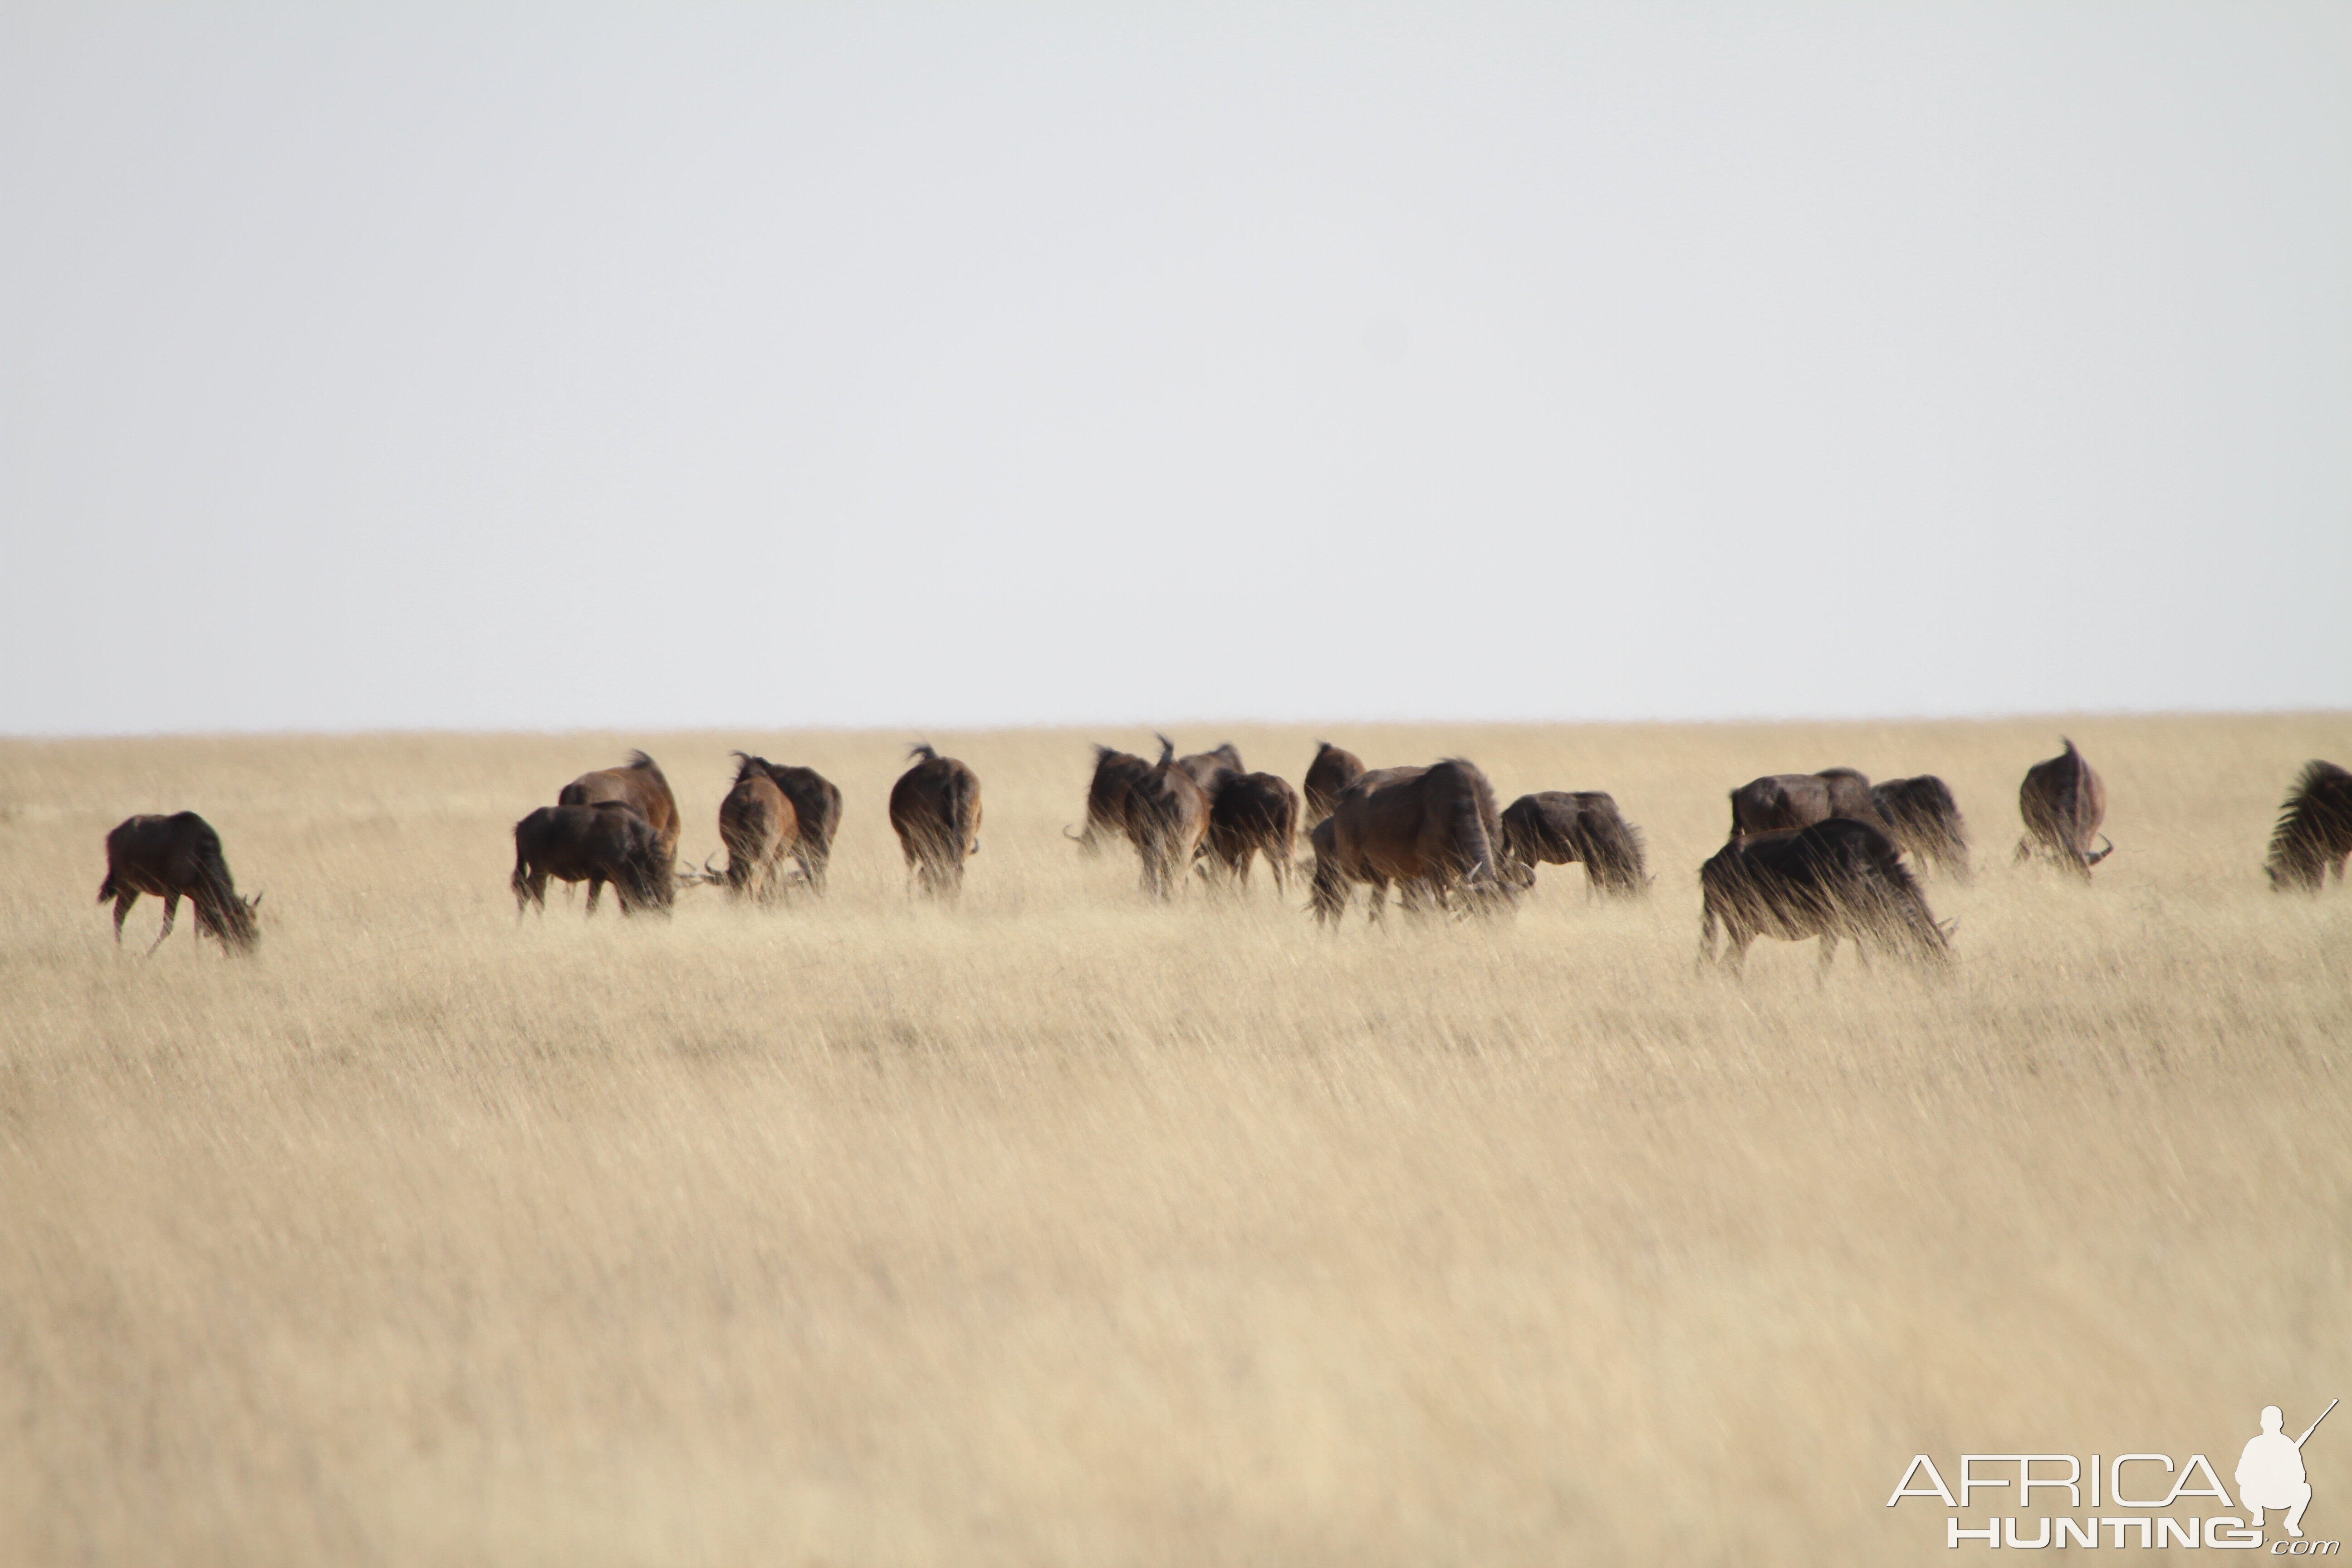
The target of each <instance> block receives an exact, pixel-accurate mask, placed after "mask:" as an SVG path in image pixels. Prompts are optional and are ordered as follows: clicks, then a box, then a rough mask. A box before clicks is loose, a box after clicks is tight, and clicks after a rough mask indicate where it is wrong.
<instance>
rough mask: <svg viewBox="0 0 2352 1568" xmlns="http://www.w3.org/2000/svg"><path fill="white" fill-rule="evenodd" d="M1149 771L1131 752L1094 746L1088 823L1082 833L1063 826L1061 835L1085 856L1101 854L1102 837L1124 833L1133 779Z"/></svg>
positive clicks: (1106, 837)
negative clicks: (1069, 840) (1073, 841)
mask: <svg viewBox="0 0 2352 1568" xmlns="http://www.w3.org/2000/svg"><path fill="white" fill-rule="evenodd" d="M1150 771H1151V764H1150V763H1147V762H1145V761H1144V760H1143V759H1142V758H1141V757H1139V756H1137V755H1136V754H1135V753H1134V752H1115V751H1113V750H1111V748H1110V747H1108V746H1097V747H1096V748H1095V776H1094V777H1093V779H1092V780H1090V781H1089V782H1088V783H1087V826H1086V830H1085V831H1084V832H1082V833H1072V832H1071V831H1070V830H1069V829H1068V828H1066V827H1065V828H1064V829H1062V836H1063V837H1066V838H1070V839H1075V840H1076V843H1077V846H1078V847H1079V848H1080V849H1083V850H1084V851H1086V852H1087V854H1088V855H1099V854H1101V853H1102V847H1103V842H1104V840H1106V839H1108V838H1110V837H1113V836H1118V837H1124V836H1125V835H1126V833H1127V792H1128V791H1129V790H1130V789H1133V788H1134V787H1135V781H1136V780H1138V779H1139V778H1141V777H1142V776H1143V775H1144V774H1146V773H1150Z"/></svg>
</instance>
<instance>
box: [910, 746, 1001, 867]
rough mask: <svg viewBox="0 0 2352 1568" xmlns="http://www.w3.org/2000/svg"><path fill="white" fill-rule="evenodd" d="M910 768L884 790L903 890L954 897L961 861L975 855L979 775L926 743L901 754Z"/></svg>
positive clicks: (978, 831) (978, 848) (977, 831)
mask: <svg viewBox="0 0 2352 1568" xmlns="http://www.w3.org/2000/svg"><path fill="white" fill-rule="evenodd" d="M907 754H908V756H910V757H914V758H918V759H919V761H917V762H916V763H915V765H914V766H913V767H911V768H908V770H907V771H906V772H905V773H901V774H900V775H899V776H898V783H897V784H893V785H891V786H890V826H891V828H892V829H893V830H894V831H895V832H896V833H897V834H898V847H899V849H900V850H901V851H902V852H904V854H905V855H906V857H907V880H908V890H909V891H919V892H923V893H927V894H929V895H931V896H933V897H944V898H950V899H952V898H955V897H957V896H958V895H960V894H961V892H962V891H963V863H964V861H966V860H967V859H969V858H971V857H972V856H974V855H977V854H979V853H980V775H979V774H977V773H973V772H972V771H971V769H970V768H968V767H966V766H964V764H963V763H960V762H958V761H956V759H955V758H953V757H943V756H941V755H940V754H939V752H936V751H933V750H932V749H931V748H930V747H929V745H928V744H919V745H917V746H916V747H915V748H914V749H913V750H912V751H910V752H908V753H907Z"/></svg>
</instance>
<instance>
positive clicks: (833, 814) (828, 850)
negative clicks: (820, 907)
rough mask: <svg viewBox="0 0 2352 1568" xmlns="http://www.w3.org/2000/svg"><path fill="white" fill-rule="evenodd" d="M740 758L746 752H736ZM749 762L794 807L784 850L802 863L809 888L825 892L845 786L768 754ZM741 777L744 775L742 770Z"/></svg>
mask: <svg viewBox="0 0 2352 1568" xmlns="http://www.w3.org/2000/svg"><path fill="white" fill-rule="evenodd" d="M735 754H736V755H737V756H739V757H740V756H742V755H743V753H742V752H736V753H735ZM746 761H747V762H748V763H749V764H750V765H751V766H752V767H755V768H758V769H759V770H760V771H761V773H766V774H767V775H768V782H769V783H771V784H774V785H775V786H776V788H777V789H779V790H781V791H782V793H783V796H784V799H785V800H787V801H788V802H790V803H791V805H792V808H793V833H792V836H791V837H789V838H788V839H787V840H786V842H785V843H784V846H783V851H782V852H785V853H789V854H790V855H791V856H792V858H793V859H794V860H796V861H798V862H799V863H800V868H801V877H802V879H803V880H805V881H806V882H807V883H808V885H809V890H810V891H812V892H814V893H817V894H820V895H822V894H823V893H824V879H825V870H826V868H828V867H829V866H831V865H832V863H833V836H834V835H835V833H837V832H839V831H840V829H841V788H840V786H839V785H837V784H835V783H834V782H833V781H832V780H831V779H829V778H827V777H825V776H824V774H823V773H819V772H817V771H816V770H815V769H814V768H803V767H798V766H795V765H793V763H772V762H770V761H768V759H767V758H765V757H751V758H747V759H746ZM737 777H738V778H740V777H741V774H740V773H738V774H737Z"/></svg>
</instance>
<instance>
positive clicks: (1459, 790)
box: [1308, 757, 1516, 924]
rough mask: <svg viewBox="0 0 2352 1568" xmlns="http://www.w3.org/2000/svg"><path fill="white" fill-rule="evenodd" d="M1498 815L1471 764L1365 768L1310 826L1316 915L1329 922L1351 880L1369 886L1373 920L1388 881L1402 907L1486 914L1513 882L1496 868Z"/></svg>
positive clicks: (1344, 905) (1343, 904) (1489, 789)
mask: <svg viewBox="0 0 2352 1568" xmlns="http://www.w3.org/2000/svg"><path fill="white" fill-rule="evenodd" d="M1500 837H1502V816H1501V814H1500V813H1499V812H1497V811H1496V809H1495V791H1494V787H1493V786H1492V785H1491V784H1488V783H1487V782H1486V774H1485V773H1481V772H1479V771H1478V767H1477V764H1476V763H1470V762H1465V761H1464V760H1463V759H1462V758H1460V757H1448V758H1446V759H1445V760H1444V762H1441V763H1437V764H1435V765H1434V766H1433V767H1426V768H1381V769H1379V770H1377V771H1374V772H1371V773H1363V774H1361V775H1360V776H1359V777H1358V778H1357V779H1356V781H1355V782H1354V783H1353V784H1349V786H1348V787H1347V788H1346V789H1344V790H1341V791H1340V792H1339V798H1338V799H1337V800H1335V801H1334V802H1333V803H1332V807H1331V815H1330V816H1328V818H1326V819H1325V820H1324V821H1322V822H1321V823H1318V825H1317V826H1316V828H1315V831H1314V832H1313V833H1312V834H1311V835H1309V837H1308V842H1310V843H1311V844H1313V845H1314V847H1315V882H1314V902H1315V917H1316V919H1317V920H1318V921H1326V922H1329V923H1333V924H1336V923H1337V922H1338V921H1339V919H1340V917H1341V916H1342V915H1344V914H1345V913H1346V912H1347V909H1348V899H1349V894H1350V893H1351V892H1352V891H1353V889H1354V884H1355V883H1358V882H1362V883H1365V884H1366V885H1368V886H1369V887H1370V889H1371V918H1372V920H1373V921H1380V920H1381V919H1382V918H1383V917H1384V915H1385V913H1386V908H1387V902H1388V890H1389V884H1390V883H1391V882H1395V883H1400V884H1402V889H1401V891H1402V895H1403V900H1404V904H1405V907H1406V908H1407V909H1416V908H1420V907H1422V906H1423V905H1425V904H1434V905H1436V906H1437V907H1439V908H1450V907H1454V903H1455V900H1456V899H1457V897H1458V898H1459V899H1460V900H1461V907H1463V908H1464V909H1465V910H1467V911H1469V912H1472V913H1486V912H1491V911H1493V910H1498V909H1501V908H1504V907H1506V906H1507V904H1508V902H1509V900H1510V899H1511V898H1512V896H1513V895H1514V893H1515V892H1516V889H1514V888H1513V887H1512V886H1511V885H1510V884H1509V883H1508V881H1507V879H1505V878H1504V876H1503V874H1502V868H1501V866H1500V864H1499V859H1498V854H1499V852H1498V849H1497V840H1499V839H1500Z"/></svg>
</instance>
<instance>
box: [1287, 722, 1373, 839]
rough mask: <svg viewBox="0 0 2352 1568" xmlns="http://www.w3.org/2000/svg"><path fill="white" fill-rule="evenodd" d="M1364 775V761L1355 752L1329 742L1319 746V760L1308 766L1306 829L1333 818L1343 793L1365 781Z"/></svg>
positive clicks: (1318, 743)
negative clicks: (1344, 749) (1332, 806)
mask: <svg viewBox="0 0 2352 1568" xmlns="http://www.w3.org/2000/svg"><path fill="white" fill-rule="evenodd" d="M1364 771H1365V770H1364V759H1363V758H1361V757H1360V756H1358V755H1356V753H1355V752H1349V751H1343V750H1341V749H1340V748H1339V747H1338V746H1335V745H1333V744H1332V743H1331V742H1328V741H1318V742H1315V760H1314V761H1313V762H1311V763H1307V790H1306V795H1307V802H1306V804H1307V819H1306V821H1305V823H1304V824H1303V825H1302V826H1307V827H1309V828H1311V827H1313V826H1315V825H1316V824H1317V823H1318V822H1320V821H1322V820H1323V819H1324V818H1325V817H1327V816H1330V815H1331V803H1332V802H1333V801H1336V800H1338V799H1339V792H1340V791H1341V790H1343V789H1346V788H1347V787H1348V786H1349V784H1354V783H1355V782H1356V781H1357V780H1358V779H1360V778H1361V777H1363V776H1364Z"/></svg>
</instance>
